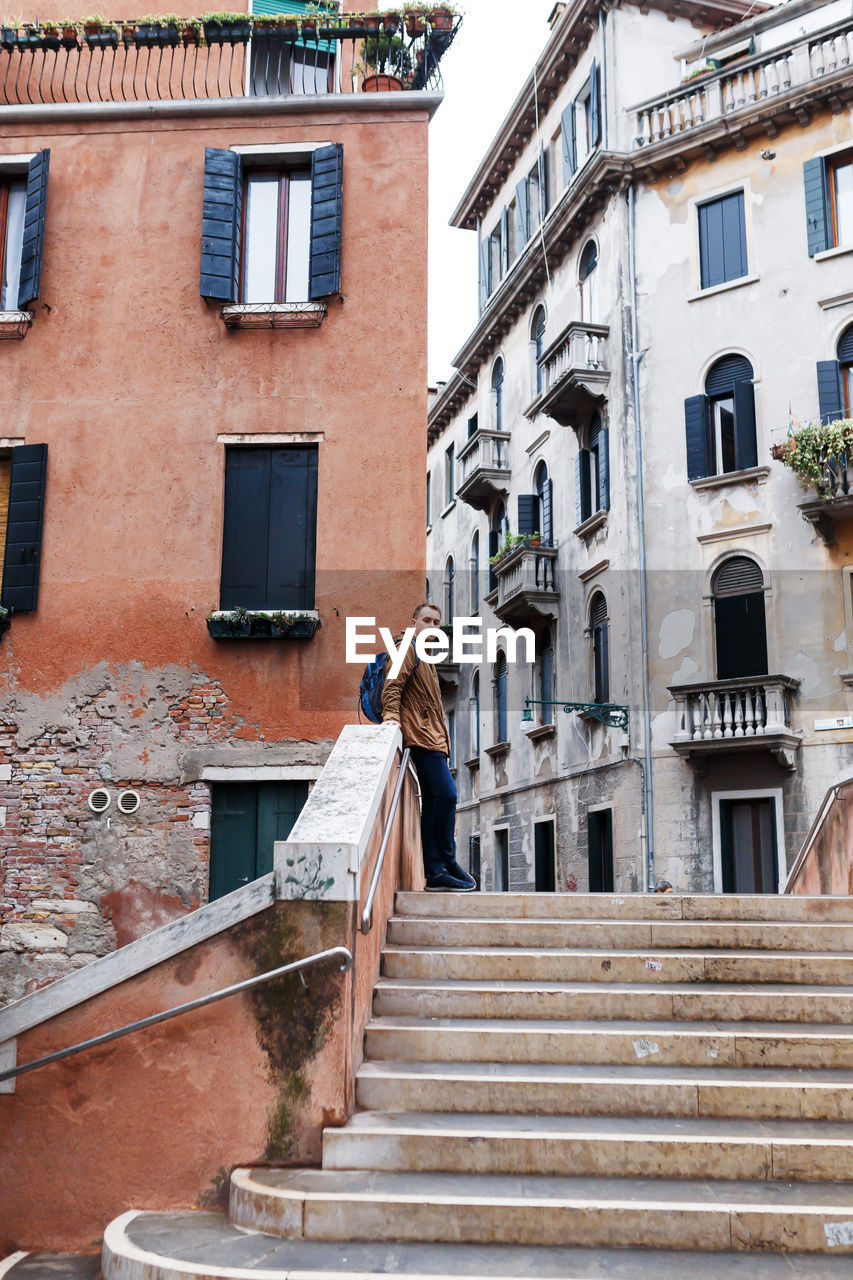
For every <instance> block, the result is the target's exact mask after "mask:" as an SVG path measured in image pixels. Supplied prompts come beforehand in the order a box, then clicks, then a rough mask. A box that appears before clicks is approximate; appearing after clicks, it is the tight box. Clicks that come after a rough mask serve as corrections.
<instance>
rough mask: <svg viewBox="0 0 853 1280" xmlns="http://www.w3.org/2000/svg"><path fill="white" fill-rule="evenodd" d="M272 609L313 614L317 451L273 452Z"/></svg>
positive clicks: (269, 595) (269, 588)
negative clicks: (304, 610)
mask: <svg viewBox="0 0 853 1280" xmlns="http://www.w3.org/2000/svg"><path fill="white" fill-rule="evenodd" d="M271 454H272V459H271V467H270V496H269V542H268V557H267V590H266V598H267V605H268V607H269V608H271V609H313V608H314V581H315V563H316V541H317V446H316V445H312V446H308V447H307V448H304V449H299V448H297V449H294V448H284V449H272V450H271Z"/></svg>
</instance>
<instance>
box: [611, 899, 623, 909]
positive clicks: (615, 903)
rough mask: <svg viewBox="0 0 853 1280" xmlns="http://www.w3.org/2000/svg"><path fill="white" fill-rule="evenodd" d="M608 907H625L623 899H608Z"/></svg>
mask: <svg viewBox="0 0 853 1280" xmlns="http://www.w3.org/2000/svg"><path fill="white" fill-rule="evenodd" d="M610 905H611V907H624V905H625V899H624V898H611V899H610Z"/></svg>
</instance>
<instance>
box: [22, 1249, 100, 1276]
mask: <svg viewBox="0 0 853 1280" xmlns="http://www.w3.org/2000/svg"><path fill="white" fill-rule="evenodd" d="M0 1280H101V1255H100V1254H99V1253H42V1252H38V1253H24V1252H18V1253H13V1254H10V1255H9V1256H8V1257H7V1258H3V1259H2V1260H0Z"/></svg>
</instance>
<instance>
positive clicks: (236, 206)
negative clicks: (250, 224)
mask: <svg viewBox="0 0 853 1280" xmlns="http://www.w3.org/2000/svg"><path fill="white" fill-rule="evenodd" d="M242 213H243V171H242V163H241V160H240V156H239V153H238V152H236V151H225V150H222V149H221V148H218V147H205V149H204V204H203V206H202V215H201V287H200V292H201V296H202V297H203V298H216V299H218V300H219V301H220V302H236V301H237V297H238V293H239V287H240V286H239V279H238V277H239V271H240V227H241V222H242Z"/></svg>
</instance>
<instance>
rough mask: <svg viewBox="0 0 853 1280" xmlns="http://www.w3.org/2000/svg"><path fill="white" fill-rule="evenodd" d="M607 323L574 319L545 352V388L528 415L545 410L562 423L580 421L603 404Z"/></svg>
mask: <svg viewBox="0 0 853 1280" xmlns="http://www.w3.org/2000/svg"><path fill="white" fill-rule="evenodd" d="M609 332H610V329H609V326H608V325H606V324H588V323H584V322H583V321H580V320H573V321H572V322H571V324H569V325H567V326H566V328H565V329H564V330H563V332H562V333H561V334H560V336H559V337H558V338H557V339H556V340H555V341H554V342H552V343H551V346H550V347H548V349H547V350H546V351H544V352H543V353H542V357H541V359H540V361H539V366H540V368H541V370H542V391H541V393H540V394H539V395H538V396H537V397H536V399H535V400H534V401H533V404H532V405H530V407H529V408H528V409H527V410H526V412H527V414H528V416H531V417H532V416H533V414H534V413H546V414H547V415H548V416H549V417H550V418H553V419H554V420H555V421H556V422H559V423H560V425H561V426H564V427H569V426H574V425H576V424H577V422H578V419H579V418H580V417H582V416H584V415H585V414H586V413H587V412H589V410H590V409H591V408H593V406H594V405H595V404H598V403H600V402H601V401H602V400H603V399H604V397H605V395H606V393H607V384H608V382H609V381H610V369H609V367H608V362H607V354H606V350H605V344H606V339H607V335H608V333H609Z"/></svg>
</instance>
